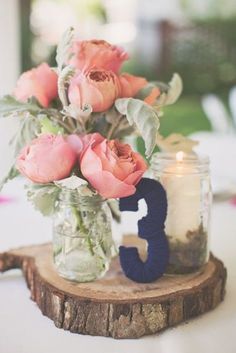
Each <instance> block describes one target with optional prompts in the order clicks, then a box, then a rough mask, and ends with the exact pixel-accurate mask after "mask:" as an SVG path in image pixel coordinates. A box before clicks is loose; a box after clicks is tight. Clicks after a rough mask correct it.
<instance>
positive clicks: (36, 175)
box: [16, 134, 77, 184]
mask: <svg viewBox="0 0 236 353" xmlns="http://www.w3.org/2000/svg"><path fill="white" fill-rule="evenodd" d="M76 159H77V155H76V153H75V151H74V150H73V149H72V148H71V146H70V145H69V143H68V142H67V141H66V140H65V138H64V137H63V136H61V135H52V134H42V135H40V136H39V137H38V138H36V139H34V140H33V141H32V142H31V143H30V144H29V145H27V146H26V147H24V148H23V150H22V151H21V152H20V154H19V156H18V158H17V162H16V167H17V169H18V170H19V171H20V173H21V174H23V175H24V176H26V177H27V178H29V179H30V180H31V181H33V182H34V183H40V184H46V183H50V182H52V181H55V180H60V179H64V178H66V177H68V176H69V175H70V172H71V170H72V168H73V166H74V165H75V163H76Z"/></svg>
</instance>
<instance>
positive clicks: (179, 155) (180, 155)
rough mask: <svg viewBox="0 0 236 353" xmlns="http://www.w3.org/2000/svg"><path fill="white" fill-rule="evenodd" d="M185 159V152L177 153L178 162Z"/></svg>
mask: <svg viewBox="0 0 236 353" xmlns="http://www.w3.org/2000/svg"><path fill="white" fill-rule="evenodd" d="M183 159H184V152H183V151H179V152H177V153H176V160H177V162H182V161H183Z"/></svg>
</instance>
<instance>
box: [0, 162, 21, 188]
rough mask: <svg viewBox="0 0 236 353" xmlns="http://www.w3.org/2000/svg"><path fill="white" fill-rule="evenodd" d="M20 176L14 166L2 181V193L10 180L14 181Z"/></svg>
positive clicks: (0, 186)
mask: <svg viewBox="0 0 236 353" xmlns="http://www.w3.org/2000/svg"><path fill="white" fill-rule="evenodd" d="M18 175H19V172H18V170H17V169H16V168H15V166H14V165H13V166H12V167H11V168H10V170H9V171H8V173H7V175H6V176H5V177H4V178H3V179H2V180H1V181H0V191H1V190H2V188H3V186H4V185H5V184H6V183H7V182H8V181H10V180H12V179H14V178H15V177H17V176H18Z"/></svg>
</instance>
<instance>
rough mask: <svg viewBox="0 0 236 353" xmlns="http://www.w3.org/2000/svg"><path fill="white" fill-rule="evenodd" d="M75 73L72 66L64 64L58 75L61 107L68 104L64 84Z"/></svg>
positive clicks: (65, 84)
mask: <svg viewBox="0 0 236 353" xmlns="http://www.w3.org/2000/svg"><path fill="white" fill-rule="evenodd" d="M74 73H75V69H74V68H73V67H72V66H65V67H64V69H62V71H61V72H60V73H59V75H58V95H59V98H60V100H61V102H62V105H63V107H65V106H67V105H68V98H67V93H66V86H67V85H68V83H69V82H70V79H71V78H72V76H73V75H74Z"/></svg>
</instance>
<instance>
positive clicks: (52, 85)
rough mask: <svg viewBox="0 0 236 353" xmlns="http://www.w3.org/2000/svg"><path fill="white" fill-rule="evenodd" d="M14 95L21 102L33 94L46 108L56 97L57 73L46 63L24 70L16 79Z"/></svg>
mask: <svg viewBox="0 0 236 353" xmlns="http://www.w3.org/2000/svg"><path fill="white" fill-rule="evenodd" d="M14 96H15V97H16V99H18V100H19V101H21V102H26V101H27V99H28V98H30V97H32V96H34V97H35V98H36V99H37V100H38V101H39V103H40V104H41V105H42V106H43V107H44V108H47V107H48V106H49V104H50V102H51V101H52V100H53V99H54V98H56V97H57V74H56V73H55V72H54V71H53V70H52V69H51V68H50V67H49V66H48V64H46V63H43V64H41V65H39V66H38V67H36V68H34V69H32V70H29V71H26V72H24V73H23V74H22V75H21V76H20V78H19V79H18V81H17V84H16V88H15V90H14Z"/></svg>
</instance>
